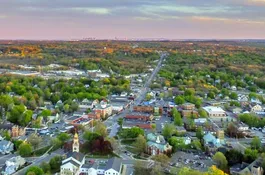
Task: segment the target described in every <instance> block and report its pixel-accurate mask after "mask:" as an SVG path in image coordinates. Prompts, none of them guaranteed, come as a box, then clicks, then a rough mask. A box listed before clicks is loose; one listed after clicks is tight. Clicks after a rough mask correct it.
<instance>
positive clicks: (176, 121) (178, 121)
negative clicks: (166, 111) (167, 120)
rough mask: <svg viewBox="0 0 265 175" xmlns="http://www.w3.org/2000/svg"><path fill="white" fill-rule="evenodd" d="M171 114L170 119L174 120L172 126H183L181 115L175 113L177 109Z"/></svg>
mask: <svg viewBox="0 0 265 175" xmlns="http://www.w3.org/2000/svg"><path fill="white" fill-rule="evenodd" d="M171 112H172V117H173V118H174V124H175V125H177V126H182V125H183V121H182V118H181V115H180V113H179V112H178V111H177V109H176V108H173V109H172V111H171Z"/></svg>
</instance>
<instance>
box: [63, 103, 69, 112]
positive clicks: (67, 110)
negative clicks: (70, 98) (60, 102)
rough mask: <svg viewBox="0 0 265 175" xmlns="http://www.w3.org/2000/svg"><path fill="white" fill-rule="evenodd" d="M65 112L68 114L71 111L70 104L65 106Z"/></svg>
mask: <svg viewBox="0 0 265 175" xmlns="http://www.w3.org/2000/svg"><path fill="white" fill-rule="evenodd" d="M63 110H64V112H66V113H68V112H69V110H70V106H69V104H65V105H64V106H63Z"/></svg>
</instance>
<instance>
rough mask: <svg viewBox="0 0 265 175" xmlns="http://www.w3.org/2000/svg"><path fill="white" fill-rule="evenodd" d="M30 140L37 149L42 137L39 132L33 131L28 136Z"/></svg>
mask: <svg viewBox="0 0 265 175" xmlns="http://www.w3.org/2000/svg"><path fill="white" fill-rule="evenodd" d="M28 142H29V143H30V144H31V145H32V146H33V148H34V150H35V149H37V148H38V147H39V145H40V143H41V142H42V138H41V137H39V136H38V135H37V134H35V133H32V134H31V135H30V136H29V137H28Z"/></svg>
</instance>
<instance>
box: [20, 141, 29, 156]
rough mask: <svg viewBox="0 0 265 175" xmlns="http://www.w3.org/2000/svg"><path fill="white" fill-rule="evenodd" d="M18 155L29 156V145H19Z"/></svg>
mask: <svg viewBox="0 0 265 175" xmlns="http://www.w3.org/2000/svg"><path fill="white" fill-rule="evenodd" d="M18 153H19V155H21V156H22V157H26V156H30V155H31V153H32V147H31V145H30V144H28V143H22V144H20V146H19V148H18Z"/></svg>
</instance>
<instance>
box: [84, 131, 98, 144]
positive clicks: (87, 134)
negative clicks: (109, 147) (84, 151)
mask: <svg viewBox="0 0 265 175" xmlns="http://www.w3.org/2000/svg"><path fill="white" fill-rule="evenodd" d="M99 136H100V135H99V134H98V133H95V132H90V131H85V133H84V134H83V138H84V139H85V140H86V141H88V142H92V141H93V140H95V139H96V138H98V137H99Z"/></svg>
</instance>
